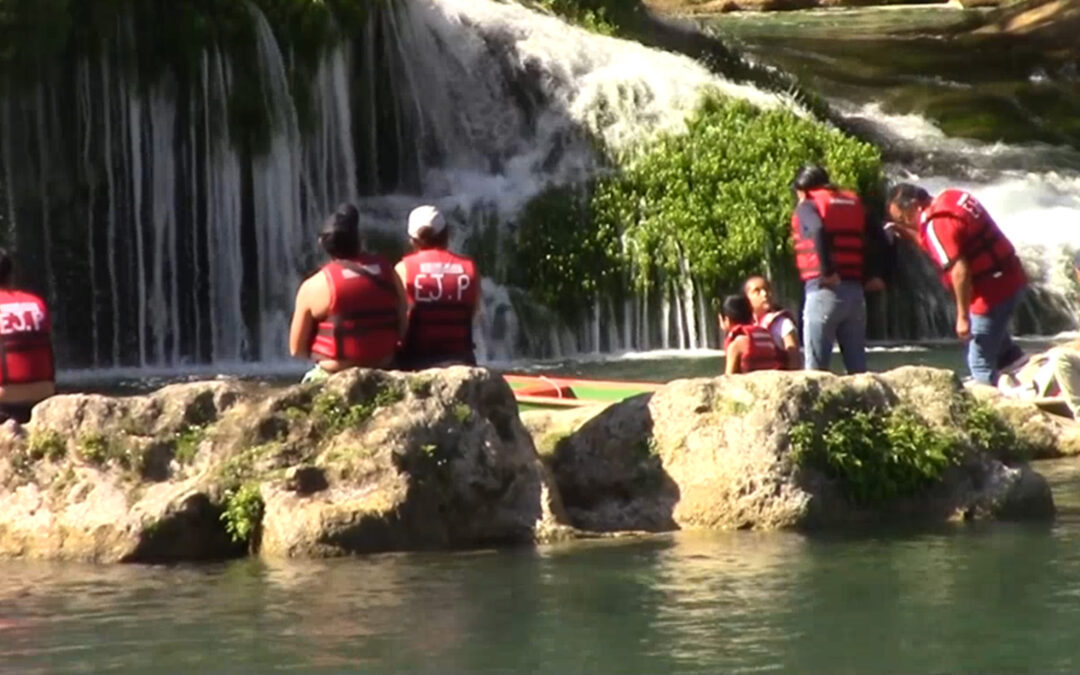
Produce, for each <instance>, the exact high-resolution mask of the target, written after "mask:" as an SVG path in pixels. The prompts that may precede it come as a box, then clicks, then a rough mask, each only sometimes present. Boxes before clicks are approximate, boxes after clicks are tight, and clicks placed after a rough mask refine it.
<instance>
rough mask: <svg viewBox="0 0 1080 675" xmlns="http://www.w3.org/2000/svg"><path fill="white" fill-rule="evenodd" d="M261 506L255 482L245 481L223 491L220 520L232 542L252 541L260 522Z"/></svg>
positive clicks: (261, 500)
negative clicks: (223, 503)
mask: <svg viewBox="0 0 1080 675" xmlns="http://www.w3.org/2000/svg"><path fill="white" fill-rule="evenodd" d="M263 508H264V505H263V499H262V493H261V492H260V491H259V486H258V485H257V484H255V483H246V484H244V485H241V486H240V487H238V488H234V489H232V490H229V491H228V492H227V493H225V510H224V511H223V512H222V514H221V520H222V522H224V523H225V531H226V532H228V533H229V536H230V537H231V538H232V540H233V541H234V542H236V543H244V542H247V543H249V544H250V543H251V542H252V539H253V537H254V536H255V532H256V531H257V530H258V528H259V526H260V524H261V523H262V516H263Z"/></svg>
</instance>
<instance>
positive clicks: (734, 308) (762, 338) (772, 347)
mask: <svg viewBox="0 0 1080 675" xmlns="http://www.w3.org/2000/svg"><path fill="white" fill-rule="evenodd" d="M720 327H721V328H722V329H723V330H724V333H726V337H725V339H724V358H725V362H726V363H725V366H724V374H725V375H737V374H739V373H750V372H753V371H755V370H783V369H784V368H785V367H786V366H787V358H788V357H787V353H786V352H785V351H783V350H782V349H780V348H779V347H777V346H776V343H775V342H773V338H772V335H770V334H769V331H767V330H765V329H764V328H762V327H761V326H759V325H757V324H756V323H754V311H753V310H752V309H751V308H750V301H749V300H748V299H747V297H746V296H745V295H729V296H728V297H726V298H724V302H723V303H722V304H721V305H720Z"/></svg>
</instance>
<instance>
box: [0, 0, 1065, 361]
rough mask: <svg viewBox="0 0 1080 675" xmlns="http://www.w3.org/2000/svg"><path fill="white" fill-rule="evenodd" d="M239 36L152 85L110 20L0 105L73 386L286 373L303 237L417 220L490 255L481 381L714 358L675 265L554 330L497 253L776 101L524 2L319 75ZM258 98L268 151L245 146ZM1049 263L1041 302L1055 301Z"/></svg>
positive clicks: (401, 15) (1016, 206) (123, 30)
mask: <svg viewBox="0 0 1080 675" xmlns="http://www.w3.org/2000/svg"><path fill="white" fill-rule="evenodd" d="M250 13H251V28H252V36H253V38H254V39H253V40H252V41H250V44H244V45H240V46H238V45H226V44H221V43H219V42H217V41H214V40H210V41H209V42H208V43H207V44H206V45H203V46H201V47H200V50H201V51H199V52H198V53H197V54H196V55H195V57H194V58H193V59H191V62H190V65H189V66H188V67H186V68H180V67H176V68H173V67H165V68H162V69H161V72H160V73H158V74H156V75H154V76H153V78H152V79H151V80H149V81H148V80H146V79H145V76H144V75H141V74H140V72H139V69H136V68H132V67H131V65H132V64H131V63H128V62H126V59H131V58H135V59H141V58H148V59H149V58H151V52H152V51H153V50H151V49H149V46H148V45H142V44H140V43H139V36H140V32H139V31H138V30H136V26H134V25H133V24H134V19H133V18H132V17H130V16H128V15H124V14H122V13H121V16H120V17H119V18H117V19H116V23H117V26H118V29H117V31H118V34H119V37H118V38H117V40H116V41H113V42H112V43H109V44H107V45H105V46H104V47H103V48H101V49H100V50H99V51H98V52H95V53H91V54H86V55H79V56H78V58H74V57H72V58H71V62H70V63H68V62H66V61H63V62H50V63H43V64H41V69H40V70H41V81H40V82H39V83H37V84H36V85H35V86H31V87H22V88H20V87H18V86H16V85H15V84H14V83H12V82H5V83H4V84H3V87H2V88H0V124H2V129H0V163H2V167H0V198H2V199H3V200H4V208H3V209H2V211H3V213H2V214H0V215H2V217H3V220H4V230H5V231H6V235H7V236H6V240H7V244H8V245H9V246H10V247H11V248H12V249H13V250H15V251H16V255H17V262H18V267H19V277H20V281H23V282H25V283H26V284H27V285H28V286H30V287H31V288H35V289H37V290H39V291H42V292H44V293H46V294H48V295H49V296H50V301H51V303H52V306H53V313H54V320H55V324H56V339H57V343H58V346H59V349H58V353H59V354H60V357H61V362H62V364H63V365H64V366H65V367H121V366H126V367H138V368H144V369H151V368H158V369H160V368H165V369H167V368H177V367H193V366H194V365H195V364H207V363H210V364H215V365H216V366H221V367H227V366H229V365H230V364H237V363H239V362H243V361H257V362H262V363H274V362H277V361H280V360H282V359H284V358H286V356H287V331H288V325H289V318H290V314H291V310H292V304H293V297H294V293H295V291H296V288H297V285H298V284H299V282H300V280H301V279H302V278H304V276H306V275H307V274H310V273H311V272H312V271H314V269H316V267H317V265H318V264H319V262H320V254H319V251H318V250H317V247H316V244H315V236H314V235H315V232H316V230H317V228H318V227H319V225H320V224H321V222H322V220H323V219H324V218H325V217H326V215H327V214H328V213H330V212H331V211H332V210H333V208H334V207H335V205H336V204H338V203H340V202H343V201H351V202H355V203H356V204H357V205H358V207H359V208H360V210H361V213H362V214H363V217H364V224H365V227H366V234H367V235H368V240H369V241H378V242H384V243H385V242H389V244H390V247H391V248H392V247H393V246H397V247H398V248H401V247H403V246H404V244H405V241H404V240H405V237H404V222H405V218H406V215H407V213H408V211H409V210H410V209H411V208H413V207H414V206H416V205H417V204H418V203H424V202H427V203H433V204H435V205H437V206H438V207H439V208H440V209H442V210H443V212H444V213H445V214H446V215H447V217H448V219H449V221H450V222H451V224H452V228H453V244H454V245H455V246H456V247H463V248H464V247H470V246H471V247H475V248H477V249H482V251H483V256H482V257H480V258H481V263H482V264H481V271H482V272H483V273H484V274H485V277H486V278H485V279H483V283H482V292H483V311H482V313H481V319H480V320H479V322H478V324H477V326H476V327H475V329H474V334H475V336H476V340H477V344H478V353H479V355H480V357H481V359H484V360H494V361H506V360H509V359H512V358H518V357H522V356H536V357H544V356H550V357H567V356H572V355H574V354H575V353H580V352H583V351H600V350H607V351H611V350H645V349H651V348H654V347H662V348H665V349H667V348H701V347H706V346H708V345H709V343H710V341H711V339H712V338H713V336H714V335H715V328H714V323H715V321H714V319H713V317H712V315H711V311H710V309H709V308H708V306H707V303H706V295H707V294H706V293H705V289H704V288H702V286H701V284H700V282H699V281H698V280H695V279H694V278H693V276H692V274H691V272H692V270H690V269H689V268H688V266H687V265H686V263H685V261H683V265H682V271H681V274H679V275H677V276H673V277H670V278H663V279H657V280H656V283H655V285H653V286H652V287H651V288H649V289H646V290H644V291H641V292H636V293H630V292H628V293H627V294H626V295H625V296H622V295H619V296H617V297H604V296H600V297H590V298H588V301H587V302H585V303H584V304H587V305H588V306H589V307H588V311H587V312H585V318H584V319H583V323H582V324H581V325H579V326H564V325H561V324H560V323H559V322H558V321H557V320H555V318H554V316H553V313H552V312H551V311H550V310H548V309H547V308H543V307H539V306H536V305H535V303H534V302H532V301H530V300H529V298H527V297H525V294H524V293H523V292H521V291H520V289H516V288H513V287H511V286H509V285H508V281H507V279H508V277H509V271H508V269H507V268H508V267H509V265H510V264H509V263H508V262H507V260H506V259H505V256H502V255H501V253H502V252H503V251H505V250H506V249H505V247H506V246H507V245H508V243H511V242H512V241H513V234H514V229H513V228H514V226H515V218H516V216H517V214H518V213H519V211H520V210H521V208H522V206H523V205H524V204H525V203H526V202H527V201H528V200H529V199H531V198H532V197H533V196H535V195H536V194H538V193H539V192H540V191H541V190H543V189H544V188H545V187H546V186H547V185H549V184H572V183H577V182H581V181H583V180H585V179H587V178H588V177H590V176H592V175H594V174H595V173H596V172H597V171H598V170H599V169H600V166H601V164H602V158H601V157H600V156H599V155H598V151H597V147H598V146H602V147H604V148H605V149H607V150H608V151H610V152H612V153H615V154H626V153H632V152H633V151H634V149H635V148H636V147H637V146H638V145H639V144H641V143H642V142H643V141H645V140H647V139H648V138H650V137H652V136H653V135H655V134H657V133H659V132H678V131H680V130H682V129H684V128H685V119H686V116H687V114H688V113H689V112H691V111H692V110H693V108H694V107H695V106H696V104H697V102H698V101H699V99H700V95H701V93H702V92H703V91H704V90H705V89H706V88H710V89H716V90H719V91H721V92H722V93H725V94H728V95H730V96H735V97H741V98H744V99H747V100H749V101H751V102H753V103H755V104H756V105H759V106H762V107H775V106H785V105H787V106H790V105H791V103H790V102H789V101H788V100H787V98H786V96H784V95H776V94H772V93H768V92H765V91H761V90H758V89H755V88H753V87H750V86H746V85H737V84H733V83H731V82H728V81H725V80H724V79H722V78H719V77H717V76H715V75H713V74H711V73H710V72H709V71H708V70H707V69H706V68H705V67H704V66H703V65H702V64H699V63H697V62H695V61H693V60H691V59H689V58H685V57H681V56H678V55H675V54H671V53H667V52H661V51H656V50H651V49H648V48H645V47H643V46H641V45H639V44H636V43H633V42H628V41H623V40H618V39H614V38H609V37H603V36H598V35H595V34H591V33H588V32H586V31H584V30H581V29H578V28H575V27H571V26H568V25H566V24H565V23H563V22H562V21H560V20H558V19H556V18H554V17H550V16H545V15H541V14H538V13H536V12H533V11H530V10H528V9H526V8H524V7H522V6H520V5H517V4H514V3H500V2H492V1H491V0H409V1H408V2H400V3H386V4H376V5H372V7H371V8H370V9H369V11H368V18H367V20H366V22H365V23H364V24H363V25H362V26H348V27H346V26H344V25H340V24H339V25H337V26H333V27H332V28H331V33H334V35H333V39H332V40H330V41H329V42H328V43H327V44H326V46H325V48H324V49H323V50H322V53H320V54H317V55H315V57H314V59H313V61H312V63H311V64H308V65H302V64H303V63H306V62H305V61H304V59H302V58H301V57H300V56H298V54H297V53H296V51H295V50H296V46H295V45H291V44H290V42H289V33H288V29H287V28H283V27H281V26H274V25H271V21H270V19H268V18H267V17H266V16H264V15H263V14H262V13H261V12H260V11H259V10H258V9H257V8H256V7H254V6H251V7H250ZM129 43H130V44H129ZM120 44H123V45H124V46H123V47H121V46H120ZM244 50H249V51H244ZM244 54H247V57H243V55H244ZM65 58H66V57H65ZM298 81H299V82H301V83H302V86H298ZM60 92H71V97H70V98H71V105H70V106H66V105H65V100H66V99H65V97H64V96H61V95H60ZM253 100H254V101H256V104H255V105H254V106H253V107H255V108H257V109H258V110H259V111H260V112H261V113H262V114H264V115H265V117H266V125H265V127H266V128H265V129H262V128H259V129H254V128H250V127H251V126H253V125H250V124H247V123H246V122H245V123H237V119H246V118H244V115H245V114H248V113H250V110H248V108H250V107H252V105H251V104H252V101H253ZM245 106H247V107H245ZM69 107H70V109H69ZM926 175H928V176H929V175H930V174H926ZM1016 180H1018V181H1020V183H1017V185H1022V184H1023V182H1024V181H1030V180H1035V179H1032V178H1031V177H1030V176H1027V175H1026V174H1025V175H1019V176H1017V177H1016ZM1037 181H1042V182H1041V183H1039V185H1041V186H1042V188H1046V190H1044V193H1045V194H1050V193H1049V191H1048V190H1049V188H1048V186H1050V185H1056V186H1057V188H1058V189H1059V193H1058V194H1056V196H1054V197H1053V199H1056V200H1058V202H1060V203H1061V204H1066V207H1065V210H1064V211H1063V212H1062V213H1061V219H1060V220H1055V221H1054V222H1056V223H1059V224H1065V223H1066V222H1068V218H1069V217H1070V214H1074V213H1075V210H1076V209H1080V206H1077V205H1067V203H1068V199H1069V196H1068V195H1069V194H1075V187H1076V183H1075V182H1072V181H1075V178H1074V177H1073V176H1072V175H1071V174H1070V175H1067V176H1066V175H1062V176H1060V177H1058V178H1057V179H1052V178H1051V177H1050V175H1049V174H1046V173H1040V174H1038V179H1037ZM1055 181H1057V182H1055ZM988 185H990V186H991V187H992V188H993V190H995V191H999V192H1000V193H1001V194H1003V195H1004V194H1011V195H1013V196H1012V197H1009V199H1008V200H1006V201H1007V202H1008V203H1007V204H1004V205H1002V204H998V203H997V202H995V201H994V200H995V198H994V196H993V194H991V195H990V196H984V195H982V194H980V196H981V197H984V199H985V200H986V201H987V203H988V205H990V206H991V210H992V212H994V214H995V216H996V217H998V218H999V220H1000V221H1001V222H1002V224H1003V226H1006V227H1013V225H1012V223H1013V222H1014V216H1015V222H1016V223H1020V225H1019V226H1017V228H1016V229H1014V230H1011V232H1016V236H1017V237H1018V238H1021V239H1022V237H1024V236H1028V237H1030V236H1036V235H1032V234H1031V232H1032V230H1030V229H1028V228H1024V227H1023V222H1024V221H1026V220H1027V219H1028V218H1034V217H1036V216H1033V215H1032V213H1031V212H1032V209H1035V210H1036V211H1037V212H1038V213H1039V214H1041V215H1039V216H1038V217H1040V218H1041V217H1043V216H1045V213H1044V211H1045V209H1043V208H1042V207H1040V206H1038V201H1037V200H1034V199H1033V200H1032V201H1031V203H1029V204H1027V205H1026V206H1025V205H1024V204H1022V198H1021V196H1020V194H1021V193H1020V192H1016V193H1009V192H1008V190H1007V186H1006V185H1004V184H1001V183H1000V181H999V183H998V184H992V183H991V184H988ZM1029 187H1030V185H1029ZM1040 189H1041V188H1040ZM1070 190H1073V192H1072V193H1070V192H1069V191H1070ZM1072 198H1073V199H1075V197H1072ZM1039 209H1042V210H1039ZM1071 222H1073V223H1075V220H1073V221H1071ZM1049 231H1050V230H1046V232H1049ZM1049 236H1050V235H1049V234H1040V235H1037V237H1043V238H1045V237H1049ZM1024 241H1027V240H1024ZM1027 243H1032V242H1027ZM1065 243H1069V242H1068V241H1065ZM1025 250H1027V249H1025ZM1044 250H1045V251H1048V252H1049V251H1050V248H1046V247H1044ZM1025 256H1026V259H1027V260H1029V261H1034V260H1035V259H1036V258H1037V257H1038V256H1037V255H1036V254H1034V253H1025ZM1047 256H1049V253H1047ZM1051 257H1052V256H1051ZM1044 258H1045V264H1044V265H1043V268H1040V269H1043V270H1044V272H1045V274H1046V278H1045V281H1044V282H1040V283H1043V287H1045V288H1047V289H1051V291H1050V292H1051V295H1052V296H1053V293H1055V292H1056V291H1055V290H1053V289H1057V288H1058V286H1056V284H1059V283H1060V284H1062V286H1061V288H1064V285H1063V284H1064V279H1063V278H1061V279H1059V278H1058V277H1056V276H1054V275H1055V274H1057V272H1055V270H1057V269H1058V268H1057V267H1055V265H1056V264H1057V263H1056V262H1054V261H1052V260H1050V257H1046V256H1044ZM1058 276H1061V275H1060V274H1059V275H1058ZM935 297H937V296H935ZM1053 297H1056V296H1053ZM1062 297H1064V296H1062ZM941 302H942V303H944V301H941ZM1069 302H1072V300H1067V301H1066V300H1063V303H1064V304H1062V305H1061V306H1062V308H1073V306H1072V305H1069V304H1068V303H1069ZM940 310H941V308H940V307H938V306H937V305H933V304H930V305H920V306H919V307H918V308H917V309H916V310H915V311H916V312H918V313H919V317H918V318H917V319H915V321H916V323H917V324H918V326H919V330H920V331H923V330H926V331H935V330H939V329H940V323H941V320H942V319H941V311H940ZM1062 311H1064V309H1062ZM1044 324H1045V325H1046V326H1050V325H1051V322H1044Z"/></svg>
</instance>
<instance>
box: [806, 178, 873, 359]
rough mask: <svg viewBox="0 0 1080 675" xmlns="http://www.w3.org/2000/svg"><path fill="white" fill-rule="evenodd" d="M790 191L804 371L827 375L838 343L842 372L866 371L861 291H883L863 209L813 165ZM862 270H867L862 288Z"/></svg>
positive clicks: (863, 311)
mask: <svg viewBox="0 0 1080 675" xmlns="http://www.w3.org/2000/svg"><path fill="white" fill-rule="evenodd" d="M792 189H793V190H794V191H795V194H796V196H797V198H798V200H799V201H798V205H797V206H796V207H795V211H794V213H793V214H792V217H791V233H792V240H793V242H794V248H795V263H796V267H797V268H798V271H799V277H800V278H801V279H802V280H803V282H804V283H805V295H806V302H805V304H804V306H803V330H804V339H805V342H806V367H807V368H808V369H810V370H828V369H829V362H830V361H831V359H832V349H833V345H834V344H835V343H837V342H839V343H840V352H841V354H842V356H843V358H844V368H845V369H846V370H847V372H848V373H849V374H850V373H861V372H864V371H865V370H866V299H865V297H864V290H870V291H879V290H881V289H882V288H883V287H884V284H883V282H882V281H881V279H880V278H879V277H878V276H877V270H876V269H874V268H875V265H874V264H871V263H872V262H876V261H875V260H873V259H874V256H872V255H869V249H868V246H867V235H868V228H867V223H866V209H865V208H864V207H863V203H862V200H861V199H860V198H859V196H858V195H856V194H855V193H854V192H851V191H850V190H842V189H839V188H837V187H835V186H833V185H832V183H830V182H829V174H828V172H826V171H825V169H824V168H822V167H820V166H817V165H816V164H809V165H806V166H804V167H803V168H802V169H801V170H800V171H799V172H798V174H797V175H796V176H795V180H794V181H793V182H792ZM867 269H870V270H871V273H870V274H869V275H868V276H869V277H870V278H869V279H868V280H867V282H866V285H865V287H864V285H863V280H864V276H866V275H865V272H866V271H867Z"/></svg>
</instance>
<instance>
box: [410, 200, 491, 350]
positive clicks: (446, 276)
mask: <svg viewBox="0 0 1080 675" xmlns="http://www.w3.org/2000/svg"><path fill="white" fill-rule="evenodd" d="M408 233H409V241H410V243H411V244H412V248H413V252H412V253H410V254H409V255H407V256H405V257H404V258H402V259H401V262H399V263H398V264H397V266H396V267H395V268H394V270H395V271H396V272H397V276H398V277H399V278H400V279H401V283H402V284H403V285H404V287H405V297H406V298H407V299H408V303H409V318H408V328H407V329H406V332H405V338H404V340H402V344H401V350H400V352H399V354H398V365H399V367H401V368H402V369H404V370H421V369H423V368H436V367H442V366H449V365H469V366H472V365H476V355H475V352H474V345H473V318H474V317H475V316H476V314H477V312H478V311H479V309H480V303H479V299H480V275H479V273H477V271H476V264H475V263H473V261H472V260H471V259H470V258H467V257H465V256H462V255H457V254H456V253H452V252H451V251H450V250H449V249H448V246H449V243H450V228H449V226H448V225H447V223H446V219H445V218H443V215H442V214H441V213H439V210H438V209H436V208H435V207H434V206H428V205H425V206H418V207H417V208H415V209H413V211H412V213H410V214H409V222H408Z"/></svg>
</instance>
